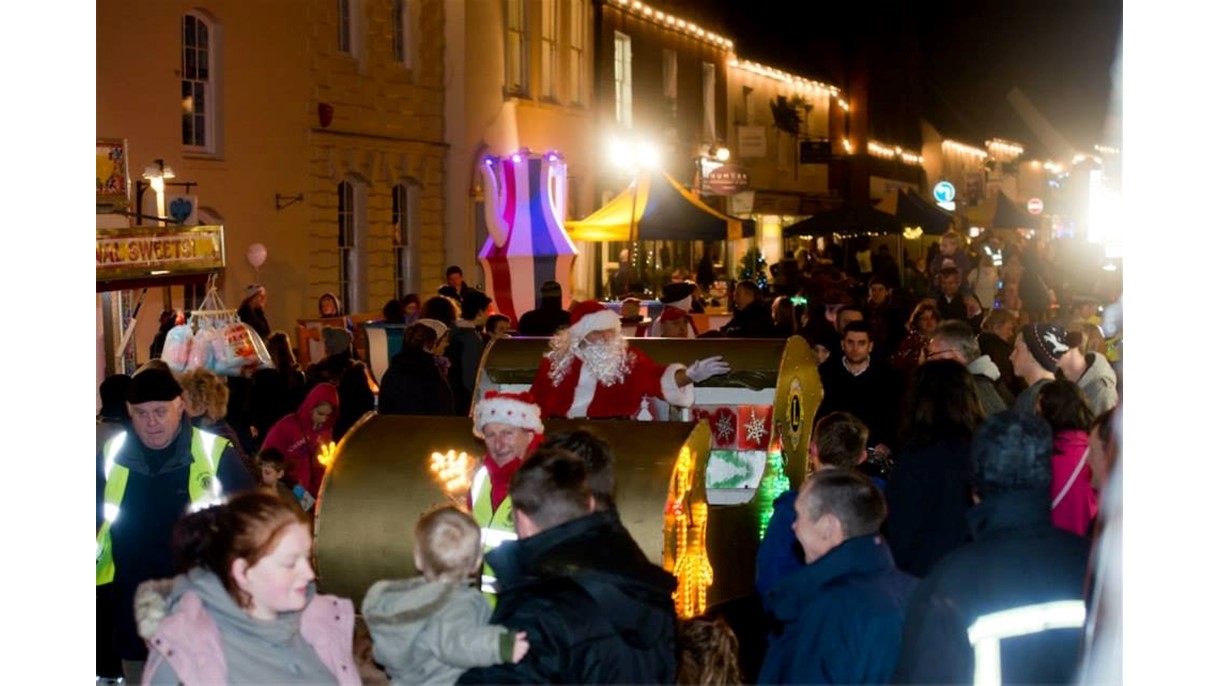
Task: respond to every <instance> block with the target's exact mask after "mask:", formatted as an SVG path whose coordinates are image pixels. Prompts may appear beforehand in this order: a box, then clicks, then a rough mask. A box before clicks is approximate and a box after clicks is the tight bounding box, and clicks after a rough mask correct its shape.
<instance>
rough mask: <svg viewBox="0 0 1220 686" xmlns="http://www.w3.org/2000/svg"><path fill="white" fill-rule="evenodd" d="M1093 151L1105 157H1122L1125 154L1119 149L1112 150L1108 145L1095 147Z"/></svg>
mask: <svg viewBox="0 0 1220 686" xmlns="http://www.w3.org/2000/svg"><path fill="white" fill-rule="evenodd" d="M1093 149H1094V150H1096V151H1097V152H1099V153H1101V154H1103V155H1121V154H1123V153H1122V151H1121V150H1119V149H1118V148H1112V147H1110V146H1108V145H1094V146H1093Z"/></svg>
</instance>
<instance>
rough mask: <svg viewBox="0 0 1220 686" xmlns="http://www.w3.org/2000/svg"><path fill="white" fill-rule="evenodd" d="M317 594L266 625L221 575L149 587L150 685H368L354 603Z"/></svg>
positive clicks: (145, 622)
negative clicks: (360, 666)
mask: <svg viewBox="0 0 1220 686" xmlns="http://www.w3.org/2000/svg"><path fill="white" fill-rule="evenodd" d="M309 593H310V599H309V601H308V603H307V604H306V606H305V609H303V610H300V611H297V612H281V613H279V616H278V617H277V618H276V619H275V620H273V621H265V620H260V619H255V618H253V617H251V616H250V615H248V614H246V611H245V610H243V609H242V608H241V607H239V606H238V604H237V603H236V602H235V601H234V600H233V597H232V596H230V595H229V592H228V591H226V590H225V588H224V585H223V584H222V583H221V581H220V578H219V577H217V576H216V575H215V574H213V573H211V572H209V571H206V570H204V569H201V568H195V569H192V570H191V571H190V572H188V573H187V574H184V575H181V576H178V577H176V578H174V579H161V580H157V581H148V582H145V583H144V584H141V585H140V589H139V591H137V593H136V607H135V610H136V622H137V624H138V626H139V629H140V635H141V636H143V637H144V639H145V640H146V641H148V648H149V658H148V664H147V665H145V667H144V680H143V683H144V684H145V686H147V685H149V684H184V685H185V686H193V685H195V684H202V685H210V684H285V683H294V684H335V683H338V684H340V685H341V686H356V685H358V684H360V676H359V674H358V673H357V670H356V664H355V662H354V661H353V659H352V634H353V629H354V624H355V615H354V613H353V610H352V602H351V601H350V600H347V599H346V598H338V597H335V596H330V595H317V594H316V593H315V591H314V589H313V588H312V587H311V588H310V591H309Z"/></svg>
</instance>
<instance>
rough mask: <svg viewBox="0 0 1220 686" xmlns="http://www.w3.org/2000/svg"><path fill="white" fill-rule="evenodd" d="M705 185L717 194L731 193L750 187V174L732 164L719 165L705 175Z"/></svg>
mask: <svg viewBox="0 0 1220 686" xmlns="http://www.w3.org/2000/svg"><path fill="white" fill-rule="evenodd" d="M707 187H708V189H709V190H711V191H712V192H713V193H715V194H717V195H733V194H734V193H740V192H742V191H744V190H746V189H747V188H749V187H750V174H749V172H747V171H746V170H745V169H742V168H741V167H738V166H736V165H733V164H725V165H721V166H719V167H717V168H715V169H713V170H712V171H711V172H708V175H707Z"/></svg>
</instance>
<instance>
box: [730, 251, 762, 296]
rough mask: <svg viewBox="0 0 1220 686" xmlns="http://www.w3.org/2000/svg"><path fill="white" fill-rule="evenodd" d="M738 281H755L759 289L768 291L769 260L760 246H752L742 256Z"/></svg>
mask: <svg viewBox="0 0 1220 686" xmlns="http://www.w3.org/2000/svg"><path fill="white" fill-rule="evenodd" d="M737 280H738V281H753V282H754V283H756V284H758V287H759V289H761V290H762V291H763V292H764V293H766V292H767V283H768V281H767V260H766V258H764V257H763V254H762V251H761V250H759V249H758V248H750V249H749V250H747V251H746V254H745V255H742V257H741V268H740V269H738V270H737Z"/></svg>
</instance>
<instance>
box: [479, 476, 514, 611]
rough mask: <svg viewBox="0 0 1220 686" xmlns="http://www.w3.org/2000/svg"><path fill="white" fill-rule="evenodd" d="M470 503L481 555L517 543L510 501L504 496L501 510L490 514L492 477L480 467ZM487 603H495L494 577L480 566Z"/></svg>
mask: <svg viewBox="0 0 1220 686" xmlns="http://www.w3.org/2000/svg"><path fill="white" fill-rule="evenodd" d="M470 502H471V504H472V506H473V509H474V512H473V513H472V514H473V515H474V521H476V522H478V523H479V532H480V537H481V539H482V541H483V554H484V555H487V553H488V552H490V551H492V550H495V549H496V548H498V547H499V546H500V544H501V543H503V542H505V541H515V540H517V530H516V528H515V527H513V503H512V498H509V497H507V496H505V498H504V500H503V501H501V502H500V507H498V508H496V510H495V511H494V512H493V511H492V509H491V476H490V475H489V474H488V473H487V467H486V466H482V467H479V470H478V471H476V472H475V473H474V478H473V479H472V480H471V482H470ZM480 587H481V588H482V590H483V593H484V594H486V595H487V599H488V601H490V602H492V603H493V605H494V603H495V593H496V577H495V572H493V571H492V569H491V565H489V564H487V563H486V562H484V563H483V578H482V580H481V583H480Z"/></svg>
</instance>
